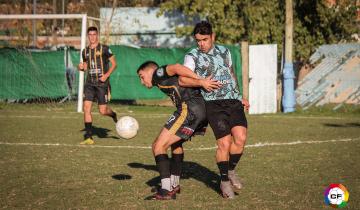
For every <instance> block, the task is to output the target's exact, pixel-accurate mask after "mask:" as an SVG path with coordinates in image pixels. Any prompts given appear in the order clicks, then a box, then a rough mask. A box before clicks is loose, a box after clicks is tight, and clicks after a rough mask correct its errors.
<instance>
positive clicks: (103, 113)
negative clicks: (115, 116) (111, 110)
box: [99, 108, 107, 115]
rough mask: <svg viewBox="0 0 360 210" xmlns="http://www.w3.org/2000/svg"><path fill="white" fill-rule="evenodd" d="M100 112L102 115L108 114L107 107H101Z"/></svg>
mask: <svg viewBox="0 0 360 210" xmlns="http://www.w3.org/2000/svg"><path fill="white" fill-rule="evenodd" d="M99 112H100V114H101V115H107V111H106V108H100V109H99Z"/></svg>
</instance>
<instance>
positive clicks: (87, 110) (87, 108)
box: [83, 106, 91, 114]
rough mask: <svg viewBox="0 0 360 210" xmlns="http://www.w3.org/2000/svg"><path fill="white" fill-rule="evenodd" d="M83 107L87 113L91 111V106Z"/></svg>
mask: <svg viewBox="0 0 360 210" xmlns="http://www.w3.org/2000/svg"><path fill="white" fill-rule="evenodd" d="M83 108H84V113H85V114H90V112H91V107H89V106H84V107H83Z"/></svg>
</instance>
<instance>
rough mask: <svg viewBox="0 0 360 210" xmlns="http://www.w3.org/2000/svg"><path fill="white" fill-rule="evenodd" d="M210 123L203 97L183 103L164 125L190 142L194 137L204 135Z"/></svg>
mask: <svg viewBox="0 0 360 210" xmlns="http://www.w3.org/2000/svg"><path fill="white" fill-rule="evenodd" d="M207 125H208V122H207V120H206V110H205V103H204V99H203V98H202V97H199V98H192V99H190V100H188V101H186V102H183V103H182V107H181V109H177V110H176V111H175V112H174V113H173V114H172V115H171V116H170V118H169V119H168V121H167V122H166V124H165V125H164V127H165V128H167V129H168V130H169V131H170V132H171V133H173V134H175V135H176V136H178V137H180V138H181V139H184V140H188V139H190V138H191V137H192V136H194V135H204V134H205V130H206V127H207Z"/></svg>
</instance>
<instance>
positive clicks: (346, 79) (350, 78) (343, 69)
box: [295, 43, 360, 109]
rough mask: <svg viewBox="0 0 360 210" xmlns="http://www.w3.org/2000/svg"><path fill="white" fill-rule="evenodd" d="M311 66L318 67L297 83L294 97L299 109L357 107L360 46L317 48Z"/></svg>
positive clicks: (345, 45) (338, 45)
mask: <svg viewBox="0 0 360 210" xmlns="http://www.w3.org/2000/svg"><path fill="white" fill-rule="evenodd" d="M310 62H311V63H312V64H316V63H318V64H317V65H316V67H315V68H314V69H313V70H312V71H311V72H310V73H308V74H307V75H306V76H305V77H304V78H303V79H302V80H301V81H299V83H298V88H297V89H296V91H295V93H296V101H297V103H298V104H299V105H300V106H302V107H303V108H304V109H307V108H309V107H310V106H313V105H315V106H320V105H324V104H327V103H339V104H343V103H351V104H360V98H359V97H360V44H358V43H356V44H336V45H323V46H320V47H319V48H318V49H317V50H316V52H315V53H314V54H313V55H312V56H311V57H310Z"/></svg>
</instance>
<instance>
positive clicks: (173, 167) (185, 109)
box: [137, 61, 220, 200]
mask: <svg viewBox="0 0 360 210" xmlns="http://www.w3.org/2000/svg"><path fill="white" fill-rule="evenodd" d="M137 73H138V75H139V77H140V80H141V83H142V84H143V85H144V86H146V87H147V88H152V87H153V86H157V87H158V88H159V89H160V90H161V91H162V92H163V93H165V94H166V95H168V96H169V97H170V98H171V100H172V102H173V103H174V105H175V106H176V111H175V112H174V113H173V114H172V115H171V116H170V118H169V119H168V121H167V122H166V124H165V125H164V128H163V129H162V130H161V132H160V134H159V135H158V137H157V138H156V139H155V141H154V143H153V145H152V150H153V154H154V157H155V162H156V165H157V168H158V170H159V173H160V178H161V189H159V190H158V192H157V193H156V194H155V195H153V196H151V197H150V198H151V199H156V200H169V199H175V198H176V193H178V192H180V186H179V179H180V173H181V163H182V161H183V158H184V151H183V148H182V143H183V142H184V141H186V140H188V139H189V138H191V137H192V136H194V135H203V134H204V132H205V128H206V127H207V124H208V122H207V120H206V113H205V104H204V99H203V98H202V96H201V93H200V89H199V88H190V86H192V87H202V88H204V89H205V90H207V91H212V90H214V89H216V88H218V87H219V86H220V84H219V83H218V82H217V81H214V80H212V79H210V78H205V79H199V77H198V76H197V75H196V74H195V73H194V72H192V71H191V70H190V69H188V68H186V67H184V66H182V65H180V64H174V65H165V66H161V67H159V66H158V64H157V63H155V62H153V61H147V62H145V63H143V64H142V65H141V66H140V67H139V68H138V70H137ZM179 76H184V77H187V78H189V80H190V81H191V82H192V83H193V84H194V85H188V86H189V87H182V86H186V85H187V84H184V83H181V82H180V83H179V80H178V77H179ZM180 85H182V86H180ZM170 146H171V153H172V155H171V161H170V160H169V157H168V155H167V149H168V148H169V147H170Z"/></svg>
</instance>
